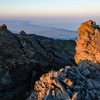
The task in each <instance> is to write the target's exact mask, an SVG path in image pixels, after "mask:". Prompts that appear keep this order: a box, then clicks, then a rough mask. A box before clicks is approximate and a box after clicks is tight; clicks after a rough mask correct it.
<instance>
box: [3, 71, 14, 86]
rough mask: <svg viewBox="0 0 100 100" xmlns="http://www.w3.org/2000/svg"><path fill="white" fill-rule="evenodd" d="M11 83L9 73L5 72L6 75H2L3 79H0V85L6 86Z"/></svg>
mask: <svg viewBox="0 0 100 100" xmlns="http://www.w3.org/2000/svg"><path fill="white" fill-rule="evenodd" d="M11 82H12V79H11V77H10V75H9V72H7V73H6V74H4V75H3V77H2V78H1V83H2V84H4V85H6V84H9V83H11Z"/></svg>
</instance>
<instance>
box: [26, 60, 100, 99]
mask: <svg viewBox="0 0 100 100" xmlns="http://www.w3.org/2000/svg"><path fill="white" fill-rule="evenodd" d="M94 66H95V67H94ZM34 88H35V90H37V91H39V93H38V95H37V99H35V98H36V95H34V93H32V94H31V96H30V97H29V98H28V99H27V100H99V99H100V65H99V64H95V63H93V62H91V61H81V62H80V63H79V64H78V66H66V67H65V68H62V69H60V70H59V71H51V72H49V73H47V74H44V75H42V76H41V77H40V80H39V81H36V83H35V87H34Z"/></svg>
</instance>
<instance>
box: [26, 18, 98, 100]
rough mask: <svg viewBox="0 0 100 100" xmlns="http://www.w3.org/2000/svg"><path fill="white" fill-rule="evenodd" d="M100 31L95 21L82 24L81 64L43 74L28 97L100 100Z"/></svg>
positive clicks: (78, 48) (78, 53)
mask: <svg viewBox="0 0 100 100" xmlns="http://www.w3.org/2000/svg"><path fill="white" fill-rule="evenodd" d="M99 31H100V28H99V26H98V25H96V23H95V22H94V21H91V20H89V21H87V22H84V23H82V24H81V26H80V28H79V29H78V34H79V38H78V40H76V44H77V46H76V54H75V61H76V63H77V64H78V65H77V66H65V68H62V69H60V70H59V71H50V72H49V73H47V74H44V75H42V76H41V77H40V80H38V81H36V83H35V86H34V89H35V90H36V92H35V91H34V92H32V94H31V95H30V97H29V98H28V99H27V100H100V60H99V58H100V56H99V47H100V46H99V44H100V32H99Z"/></svg>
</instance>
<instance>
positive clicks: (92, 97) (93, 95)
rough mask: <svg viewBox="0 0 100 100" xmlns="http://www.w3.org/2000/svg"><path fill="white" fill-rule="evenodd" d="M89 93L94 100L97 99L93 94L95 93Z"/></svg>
mask: <svg viewBox="0 0 100 100" xmlns="http://www.w3.org/2000/svg"><path fill="white" fill-rule="evenodd" d="M88 93H89V94H90V95H91V97H92V99H93V100H95V97H96V96H95V94H94V93H93V91H92V90H91V91H89V92H88Z"/></svg>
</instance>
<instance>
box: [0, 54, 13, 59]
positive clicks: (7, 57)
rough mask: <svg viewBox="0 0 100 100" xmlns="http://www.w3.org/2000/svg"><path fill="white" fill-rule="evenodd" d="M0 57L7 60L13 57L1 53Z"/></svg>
mask: <svg viewBox="0 0 100 100" xmlns="http://www.w3.org/2000/svg"><path fill="white" fill-rule="evenodd" d="M1 56H2V58H3V59H9V58H12V57H13V56H12V54H11V53H3V54H2V55H1Z"/></svg>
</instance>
